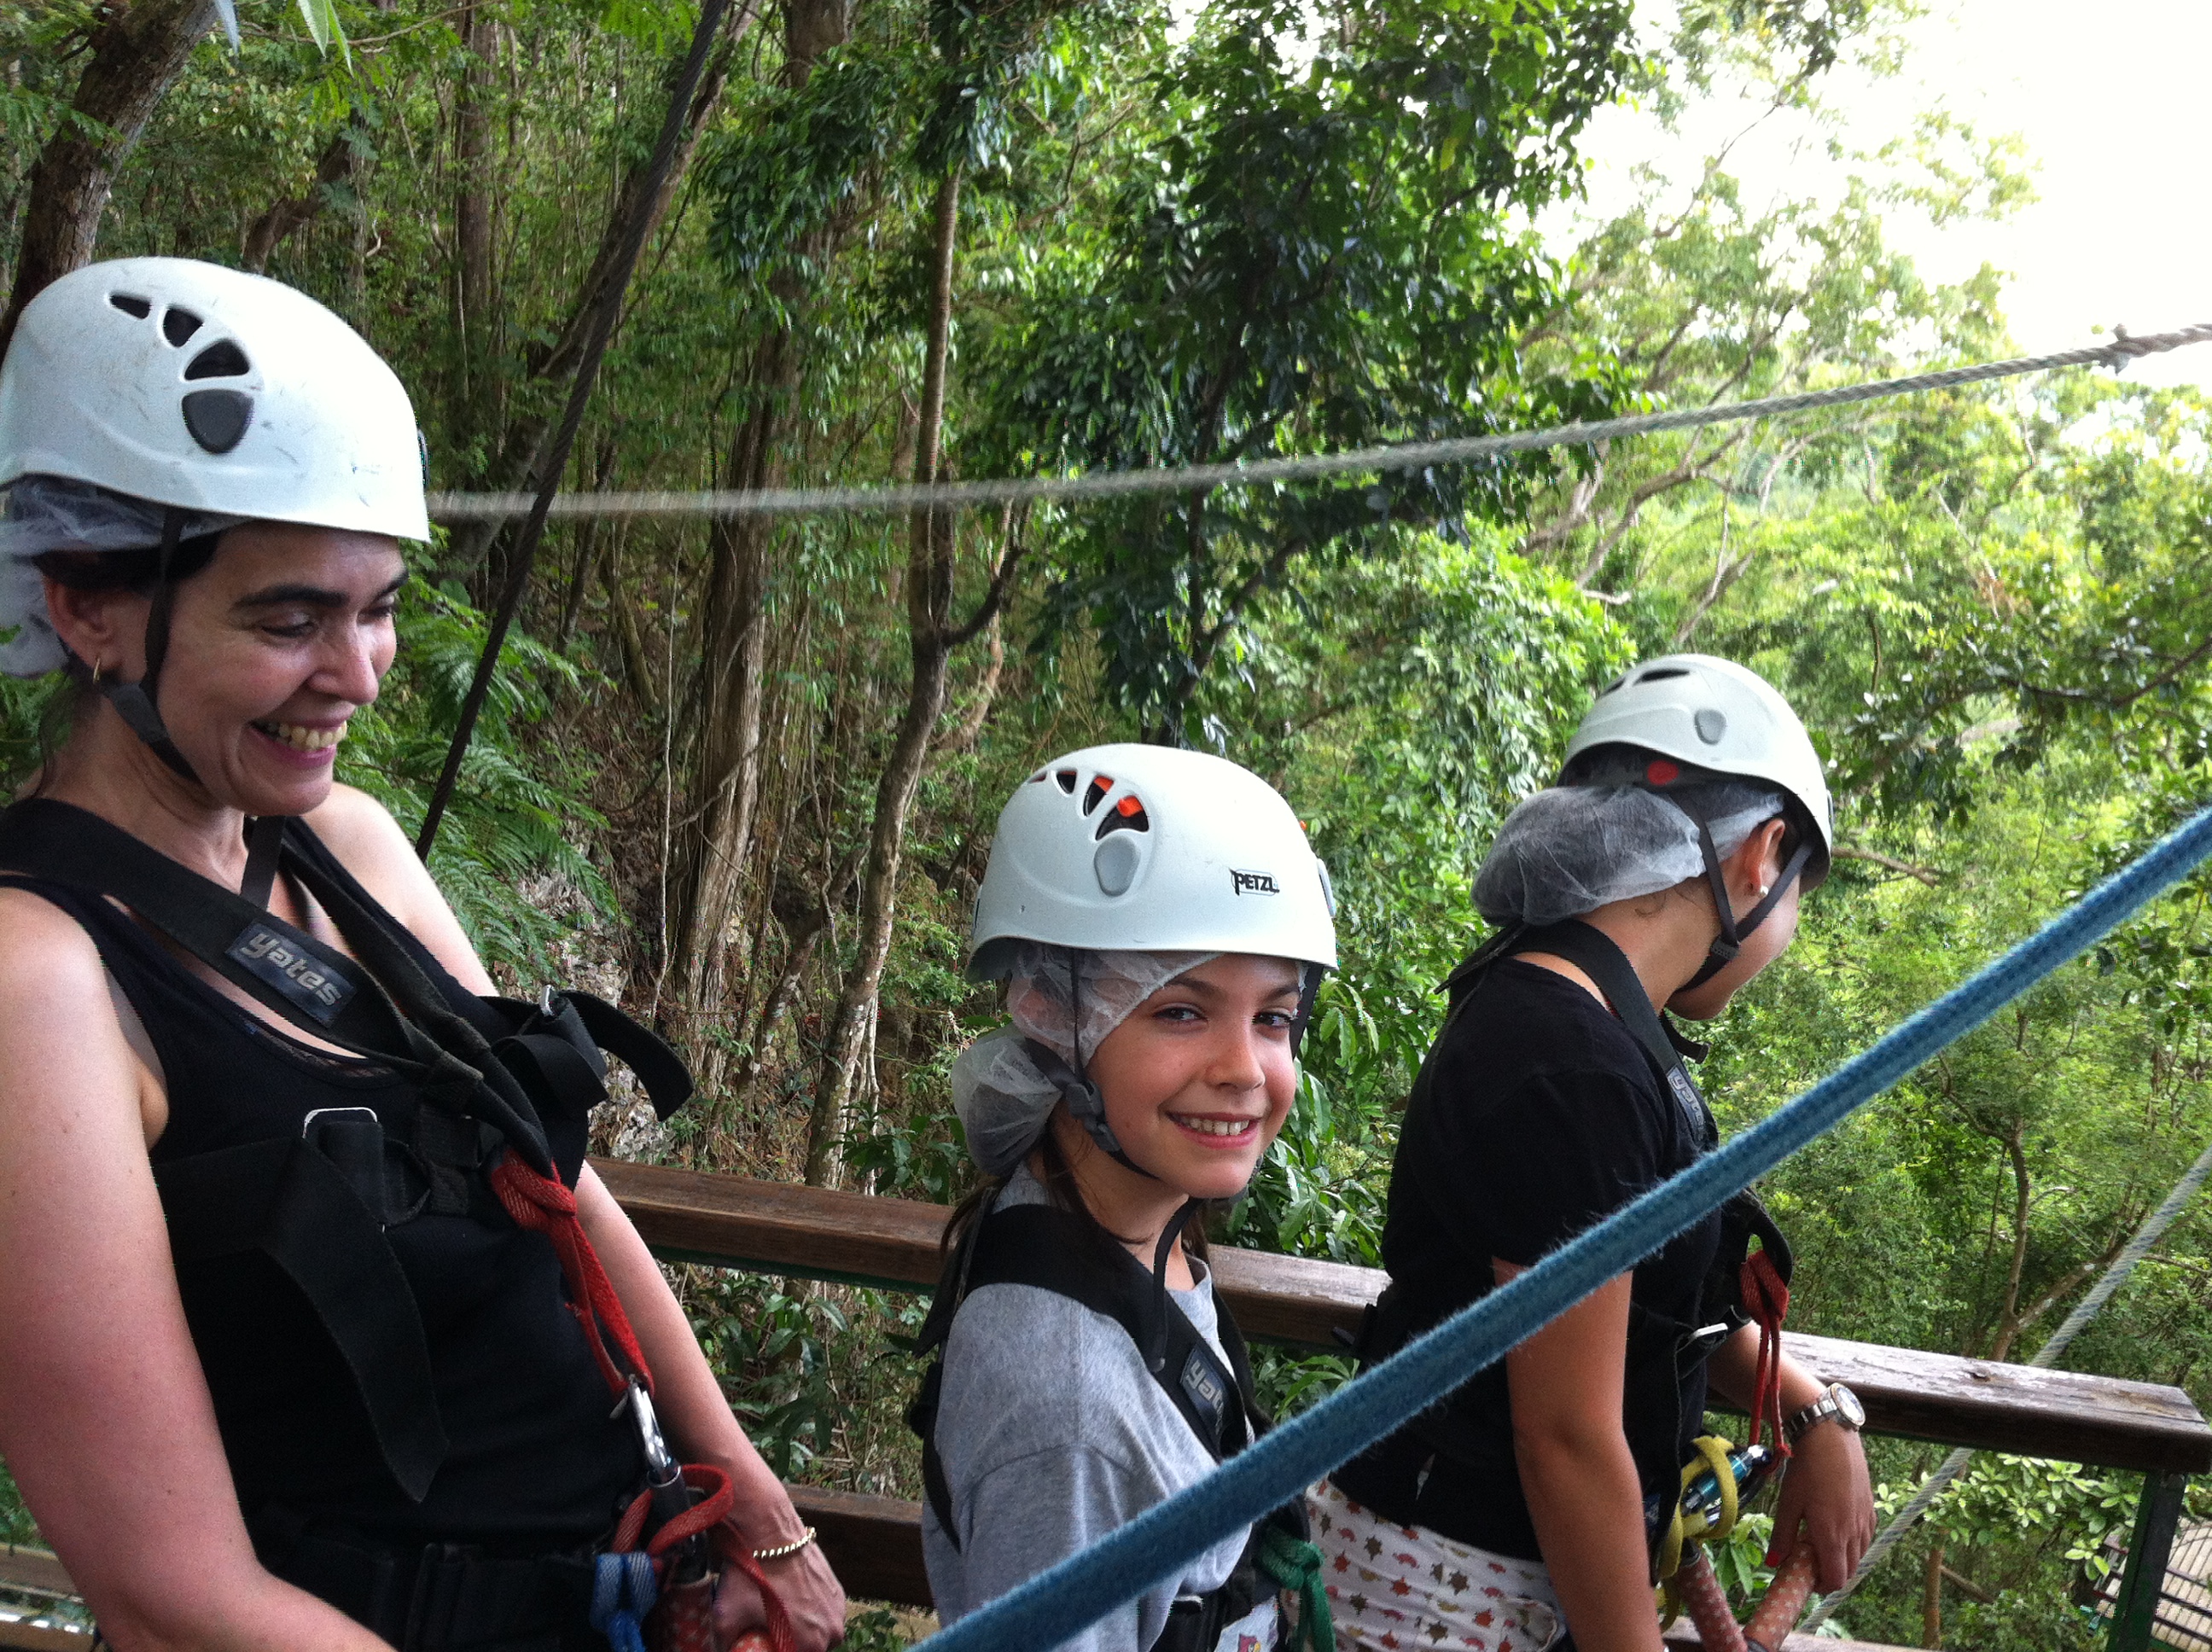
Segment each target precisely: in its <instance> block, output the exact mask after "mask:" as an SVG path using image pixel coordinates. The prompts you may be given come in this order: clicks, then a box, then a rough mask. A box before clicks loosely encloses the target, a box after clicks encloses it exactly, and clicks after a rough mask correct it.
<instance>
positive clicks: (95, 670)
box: [92, 659, 107, 683]
mask: <svg viewBox="0 0 2212 1652" xmlns="http://www.w3.org/2000/svg"><path fill="white" fill-rule="evenodd" d="M106 664H107V662H106V660H104V659H95V660H94V661H93V662H92V680H93V682H94V683H98V682H99V681H100V671H102V670H103V669H104V668H105V667H106Z"/></svg>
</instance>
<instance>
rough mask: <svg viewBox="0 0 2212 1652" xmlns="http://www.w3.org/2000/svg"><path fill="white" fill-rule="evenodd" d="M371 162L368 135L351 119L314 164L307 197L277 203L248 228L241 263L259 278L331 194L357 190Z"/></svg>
mask: <svg viewBox="0 0 2212 1652" xmlns="http://www.w3.org/2000/svg"><path fill="white" fill-rule="evenodd" d="M368 159H369V149H368V132H367V131H366V130H365V129H364V128H363V127H362V125H361V122H360V120H359V119H358V118H356V117H355V116H351V115H349V116H348V117H347V118H346V119H345V121H344V123H343V125H340V126H339V127H338V129H337V131H335V132H333V133H331V141H330V142H329V143H325V145H324V146H323V153H322V155H321V156H320V157H319V159H318V160H317V161H316V162H315V181H314V182H313V183H312V184H310V185H307V193H306V194H304V195H295V196H290V197H287V198H286V199H283V200H281V201H278V202H276V203H274V204H273V205H272V206H270V209H269V210H267V211H266V212H264V213H263V214H262V215H261V216H259V217H258V218H256V219H255V220H254V221H253V222H252V223H251V224H249V225H248V226H247V227H246V239H245V240H244V241H243V242H241V243H240V246H239V252H238V261H239V262H240V264H244V265H245V266H246V268H247V269H248V270H252V271H253V272H254V273H255V274H256V275H259V274H260V273H261V272H262V271H264V270H266V269H268V267H269V260H270V256H271V255H272V254H274V253H275V252H276V249H277V248H278V247H280V246H283V244H284V243H285V242H286V241H287V240H289V239H290V238H291V237H292V235H293V234H295V233H296V232H297V231H299V230H301V229H303V228H306V227H307V224H308V223H309V222H312V221H313V219H314V217H315V215H316V214H318V213H319V212H320V211H321V210H323V208H324V207H325V205H326V204H327V203H328V202H329V200H330V197H331V191H332V190H335V189H338V188H342V187H348V186H353V187H358V180H359V179H360V177H361V173H362V168H363V167H364V166H365V165H366V164H367V162H368Z"/></svg>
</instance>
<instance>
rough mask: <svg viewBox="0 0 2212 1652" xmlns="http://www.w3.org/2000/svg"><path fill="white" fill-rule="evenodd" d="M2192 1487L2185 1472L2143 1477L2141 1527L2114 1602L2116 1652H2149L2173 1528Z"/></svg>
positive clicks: (2138, 1516)
mask: <svg viewBox="0 0 2212 1652" xmlns="http://www.w3.org/2000/svg"><path fill="white" fill-rule="evenodd" d="M2188 1485H2189V1477H2188V1476H2187V1475H2186V1474H2166V1473H2159V1472H2157V1471H2156V1470H2153V1471H2152V1472H2151V1473H2148V1474H2145V1475H2144V1476H2143V1489H2142V1502H2141V1503H2137V1504H2136V1528H2135V1531H2134V1532H2133V1534H2130V1537H2129V1539H2128V1569H2127V1570H2126V1572H2125V1573H2124V1575H2123V1576H2121V1578H2120V1598H2119V1599H2118V1600H2116V1601H2114V1602H2113V1604H2112V1639H2111V1641H2110V1642H2109V1643H2108V1645H2109V1646H2110V1649H2111V1652H2150V1645H2151V1633H2152V1631H2153V1629H2154V1627H2155V1625H2156V1624H2157V1619H2158V1603H2159V1600H2160V1597H2161V1595H2162V1594H2163V1593H2164V1591H2165V1588H2166V1562H2167V1560H2168V1559H2169V1558H2172V1553H2173V1534H2174V1529H2175V1527H2178V1526H2179V1524H2180V1523H2181V1495H2182V1492H2183V1491H2185V1490H2186V1489H2187V1487H2188Z"/></svg>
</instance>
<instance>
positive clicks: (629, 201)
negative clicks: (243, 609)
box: [450, 0, 804, 577]
mask: <svg viewBox="0 0 2212 1652" xmlns="http://www.w3.org/2000/svg"><path fill="white" fill-rule="evenodd" d="M799 9H804V0H794V4H793V10H799ZM758 15H760V9H759V7H758V5H757V4H750V3H749V4H745V5H741V6H733V7H732V8H731V11H730V22H729V26H728V32H727V33H726V35H725V37H724V39H723V42H722V46H721V48H720V50H719V51H717V52H715V53H714V56H713V57H712V58H708V62H707V69H706V72H705V73H704V74H703V75H702V76H700V78H699V88H698V90H697V91H696V92H695V93H693V94H692V97H691V106H690V111H689V112H688V114H687V118H686V120H685V123H684V131H683V135H682V136H681V137H679V138H678V142H677V147H676V155H675V159H674V160H673V161H671V162H670V164H669V167H668V176H667V178H666V179H665V180H664V181H663V184H662V186H661V188H660V189H659V191H657V192H656V193H655V194H654V195H653V197H652V199H650V200H647V199H646V198H645V195H646V185H647V170H648V168H649V167H650V164H651V159H650V157H649V156H641V157H640V158H639V159H638V160H637V161H635V162H634V163H633V164H632V165H631V166H630V167H629V170H628V171H627V172H625V173H623V180H622V184H621V186H620V187H619V188H618V189H617V191H616V193H615V206H614V210H613V211H612V212H611V213H609V214H608V215H607V222H606V225H605V228H603V229H602V230H601V231H600V234H599V247H598V250H597V251H595V252H593V253H592V262H591V264H590V265H589V266H588V267H587V268H586V270H585V273H584V279H583V282H582V283H581V284H580V286H579V287H578V288H577V289H576V297H575V301H574V304H573V305H572V306H571V307H570V308H569V311H568V320H567V322H566V323H565V324H564V325H562V329H561V331H560V332H559V334H558V335H557V336H556V337H555V339H554V341H553V343H551V344H550V345H540V346H533V347H532V348H531V349H528V350H526V351H525V352H524V355H523V359H522V370H521V376H520V379H519V380H518V381H517V382H516V384H515V385H514V386H513V388H514V390H516V391H517V392H523V391H526V392H529V396H530V399H531V400H532V402H533V403H539V402H542V403H543V404H544V407H546V408H547V409H550V407H551V406H552V405H553V404H555V402H556V400H557V399H558V392H559V391H560V390H561V388H562V386H565V385H566V384H567V383H568V380H569V379H570V377H571V376H572V375H574V373H575V371H576V363H577V361H579V360H580V357H581V355H582V352H583V348H584V337H585V335H586V332H587V331H589V329H590V325H591V319H592V315H593V314H594V313H596V311H597V309H598V307H599V304H600V303H601V301H603V300H604V299H605V295H606V285H607V282H608V280H609V279H610V278H611V275H612V272H613V270H614V264H615V259H616V258H617V254H618V253H619V252H620V251H621V249H622V247H623V244H624V240H625V237H626V234H627V231H628V226H629V224H630V223H631V222H632V221H633V217H634V216H635V214H637V213H639V212H641V211H642V212H643V213H645V214H646V228H645V233H646V235H647V238H650V237H651V236H652V235H653V234H654V233H655V232H656V231H657V230H659V228H660V225H661V222H662V221H663V220H664V219H665V218H666V216H668V209H669V206H670V205H671V203H673V202H674V200H675V199H676V192H677V190H678V187H679V186H680V185H682V183H683V181H684V176H685V174H686V173H687V172H688V171H689V170H690V166H691V163H692V161H694V160H696V158H697V157H698V154H699V146H700V143H702V140H703V139H704V138H705V137H706V135H707V128H708V126H709V125H711V124H712V123H713V121H714V115H715V113H716V112H718V111H719V110H720V108H721V106H722V96H723V94H724V93H725V92H726V91H727V90H728V88H729V83H730V70H731V67H732V64H734V63H735V62H736V60H737V47H738V42H739V41H740V40H742V39H744V36H745V33H746V31H747V30H749V29H750V27H752V25H753V21H754V19H755V18H757V16H758ZM683 68H684V55H683V53H682V52H678V54H677V55H676V58H675V59H674V61H672V62H671V64H669V67H668V75H667V80H668V82H669V83H670V84H671V85H672V84H673V83H674V82H675V79H676V76H678V75H679V74H681V73H682V72H683ZM550 433H551V418H550V413H549V412H539V411H534V410H533V411H530V412H527V413H519V414H518V416H516V417H515V418H513V420H512V421H510V422H508V423H507V427H506V429H505V434H503V435H502V436H501V440H500V446H499V451H498V453H497V455H496V456H495V458H494V459H493V460H492V461H491V463H490V465H489V466H488V467H487V468H486V471H485V473H484V476H483V485H484V486H486V487H487V488H489V489H495V490H498V491H519V492H524V493H529V492H533V491H535V490H536V489H537V488H538V486H539V483H540V477H539V471H540V469H541V468H542V465H543V462H544V461H543V450H544V444H545V441H546V439H547V437H548V436H549V435H550ZM501 526H502V525H501V524H500V523H498V522H482V523H472V524H469V525H465V526H463V527H460V528H458V529H456V530H455V531H454V534H453V550H452V553H451V561H450V566H451V568H452V569H453V571H456V572H462V573H468V572H472V571H473V570H475V569H476V568H477V567H478V566H479V565H480V564H481V563H482V562H483V560H484V558H485V557H486V556H488V555H489V554H490V553H491V550H492V548H493V546H494V544H495V542H496V541H497V540H498V539H499V538H500V531H501ZM494 572H495V577H496V574H497V569H496V568H495V570H494Z"/></svg>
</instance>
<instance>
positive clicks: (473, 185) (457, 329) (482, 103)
mask: <svg viewBox="0 0 2212 1652" xmlns="http://www.w3.org/2000/svg"><path fill="white" fill-rule="evenodd" d="M460 21H461V26H460V30H459V33H460V37H461V44H462V46H464V47H465V48H466V50H467V52H468V54H469V58H468V67H467V68H466V69H465V70H463V71H462V74H461V82H460V85H459V87H458V88H455V90H454V94H453V177H454V196H453V264H454V279H453V405H452V409H451V411H450V413H449V416H448V419H449V434H450V437H451V440H453V444H454V446H456V447H459V448H463V449H465V448H467V447H468V446H471V445H472V444H473V443H475V442H477V441H480V440H489V438H490V436H491V434H492V433H491V431H490V429H489V424H488V420H487V415H488V413H489V406H490V399H491V398H490V395H489V386H491V384H492V381H493V349H494V344H495V329H494V327H493V325H492V315H493V300H492V246H491V240H492V222H491V111H490V109H489V107H488V105H489V101H490V98H491V78H492V54H493V52H495V50H496V48H497V43H498V27H497V25H495V23H494V22H493V21H492V20H491V18H490V17H489V15H487V12H486V9H485V8H484V7H483V6H482V5H472V6H471V7H469V8H468V9H467V10H466V11H465V12H463V13H462V15H461V20H460Z"/></svg>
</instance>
